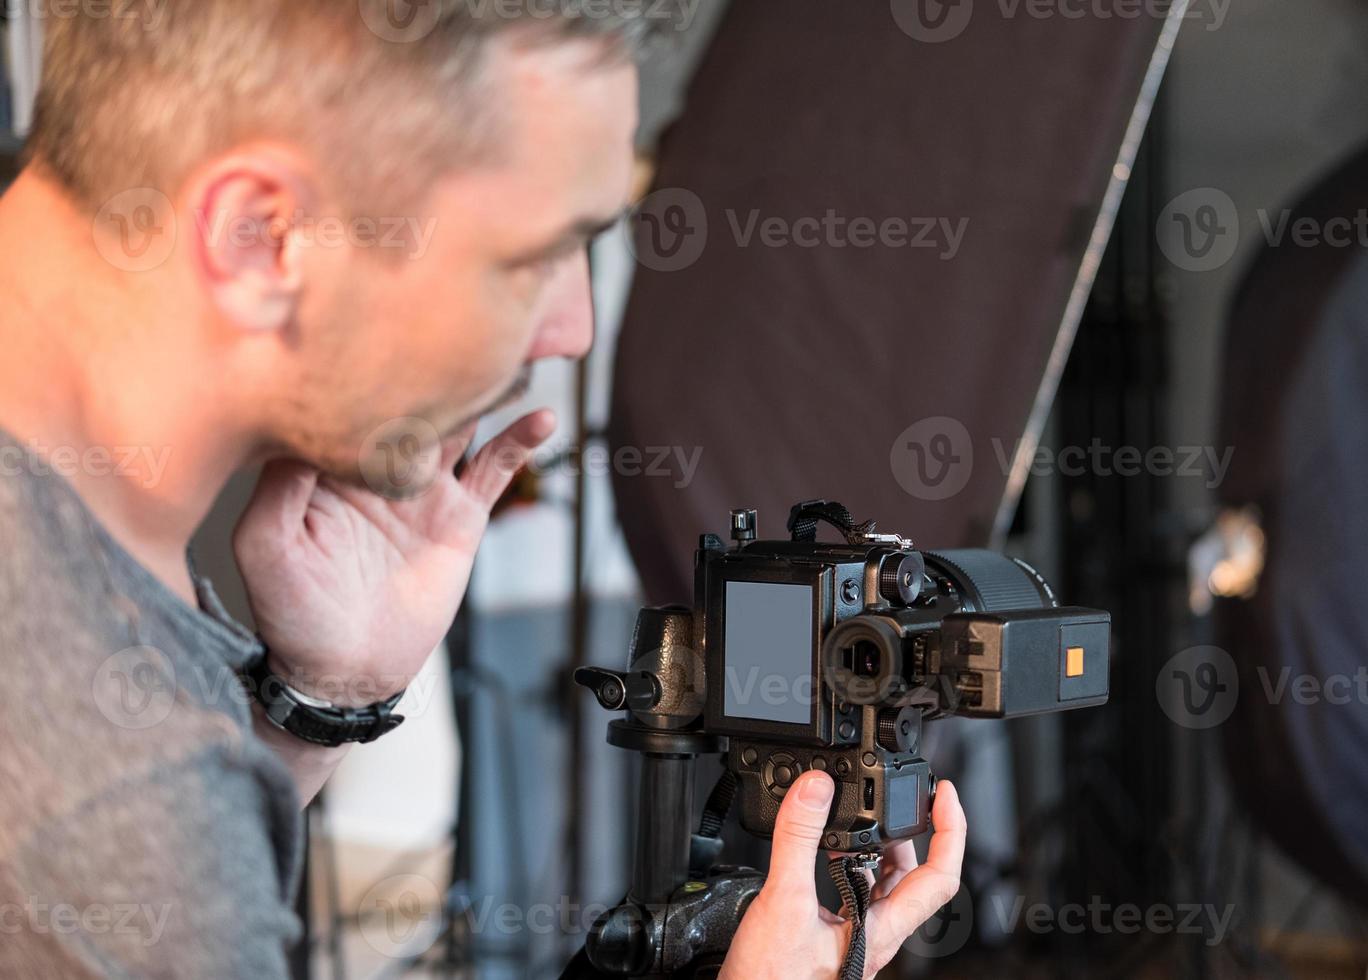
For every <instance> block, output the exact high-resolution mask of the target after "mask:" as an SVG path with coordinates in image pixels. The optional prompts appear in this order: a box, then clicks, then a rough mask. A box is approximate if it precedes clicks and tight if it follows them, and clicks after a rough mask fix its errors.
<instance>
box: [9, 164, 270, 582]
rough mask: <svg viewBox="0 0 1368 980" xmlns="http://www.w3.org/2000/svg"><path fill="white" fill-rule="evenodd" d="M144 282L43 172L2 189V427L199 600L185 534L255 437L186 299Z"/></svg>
mask: <svg viewBox="0 0 1368 980" xmlns="http://www.w3.org/2000/svg"><path fill="white" fill-rule="evenodd" d="M146 285H147V284H146V283H145V282H142V283H140V282H138V281H136V279H134V280H133V281H130V274H129V273H126V272H121V271H120V270H116V269H113V268H112V267H111V266H109V265H108V264H107V263H104V261H103V259H101V258H100V256H99V254H98V253H97V252H96V251H95V249H94V248H93V246H92V244H91V234H90V223H89V219H86V218H83V217H82V216H81V215H80V214H79V213H78V212H77V211H75V210H74V209H73V208H71V206H70V205H69V204H68V203H67V202H66V201H65V199H64V198H63V197H62V195H61V194H60V193H58V192H57V191H56V190H55V189H54V188H53V187H52V186H51V185H50V184H48V183H47V182H46V181H44V180H41V179H39V178H36V177H34V176H33V175H32V174H30V173H28V172H26V173H25V174H23V175H21V176H20V178H19V180H18V181H17V182H16V183H15V185H14V187H13V188H12V189H11V190H10V191H9V192H8V193H7V194H6V195H5V196H4V198H3V199H0V345H3V349H4V356H3V357H0V427H3V428H4V429H6V430H8V431H9V433H10V435H12V436H13V437H14V438H15V439H16V440H17V441H18V442H19V444H20V445H21V446H24V447H25V448H29V449H31V450H32V451H33V452H34V453H35V454H36V455H37V456H39V457H41V458H42V459H43V460H44V461H45V468H46V469H50V470H51V471H53V472H56V473H58V474H59V475H61V476H62V477H64V478H65V479H66V480H67V481H68V482H69V483H70V484H71V485H72V486H73V488H74V489H75V491H76V493H77V494H78V495H79V496H80V497H81V499H82V500H83V501H84V502H85V504H86V506H87V507H89V508H90V510H91V512H92V513H94V515H95V516H96V517H97V518H98V519H99V520H100V521H101V523H103V524H104V526H105V527H106V529H107V530H108V531H109V532H110V534H111V535H113V537H114V538H115V539H116V540H117V541H119V543H120V544H121V545H123V547H124V548H126V549H127V550H128V551H129V552H130V553H131V554H132V555H133V556H134V557H135V558H136V559H138V561H140V562H141V563H142V564H143V565H145V566H146V567H147V568H148V569H149V570H150V571H151V572H152V573H153V574H154V575H156V576H157V577H158V578H159V579H160V580H161V581H162V582H164V583H165V584H166V585H167V586H168V587H170V588H171V589H172V590H173V591H174V592H176V593H177V594H179V595H180V596H181V597H182V598H184V599H185V600H186V601H187V602H189V603H191V604H194V602H195V595H194V588H193V585H192V583H191V580H190V575H189V570H188V569H187V567H186V562H185V551H186V548H187V546H188V545H189V541H190V537H191V535H192V534H193V533H194V532H195V529H196V528H197V527H198V526H199V524H200V523H201V521H203V519H204V517H205V515H206V514H207V513H208V512H209V509H210V507H211V506H212V505H213V502H214V499H215V498H216V497H217V495H218V493H219V491H220V490H221V489H222V487H223V485H224V484H225V483H226V482H227V480H228V478H229V477H230V476H231V475H232V473H233V472H234V470H236V469H237V468H238V467H239V466H241V465H242V464H243V463H244V462H246V461H247V460H248V459H249V458H250V456H251V455H252V452H253V446H252V441H251V439H250V438H249V437H247V436H246V435H245V434H244V433H243V431H242V430H241V429H235V428H234V424H233V423H234V416H235V414H236V413H235V412H234V408H235V406H234V405H232V404H228V403H227V399H228V397H229V396H227V395H225V391H230V390H231V389H230V387H229V386H228V385H226V384H225V383H224V369H225V366H224V365H222V364H219V365H214V363H213V358H212V357H211V356H206V355H208V354H211V353H212V352H209V351H206V350H204V347H203V345H204V343H205V341H204V339H203V337H201V336H200V332H199V331H197V329H196V324H195V322H194V321H193V318H192V317H191V316H189V315H185V313H184V311H185V310H186V309H187V307H186V306H185V305H184V304H183V303H180V302H178V297H177V296H176V295H175V290H174V289H172V290H170V292H171V294H170V295H166V296H165V297H164V302H162V297H160V296H157V297H152V296H148V295H141V296H140V295H139V292H140V291H141V292H143V293H146V292H147V290H146V288H145V287H146Z"/></svg>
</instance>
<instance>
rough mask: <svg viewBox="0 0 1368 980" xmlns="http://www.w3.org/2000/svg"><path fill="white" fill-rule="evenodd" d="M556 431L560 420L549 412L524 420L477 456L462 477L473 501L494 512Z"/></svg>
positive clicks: (541, 411) (545, 411)
mask: <svg viewBox="0 0 1368 980" xmlns="http://www.w3.org/2000/svg"><path fill="white" fill-rule="evenodd" d="M555 430H556V416H555V414H554V413H553V412H551V411H550V410H549V409H544V408H543V409H540V410H538V411H536V412H533V413H531V414H530V415H525V416H523V417H522V418H520V419H518V421H516V422H514V423H513V424H512V425H510V426H509V427H508V428H507V429H504V430H503V431H502V432H500V433H499V434H498V435H497V436H495V437H494V438H493V439H491V440H489V442H487V443H485V445H484V446H483V447H482V448H481V449H480V451H479V452H478V453H476V454H475V456H474V457H473V458H472V459H471V460H470V464H469V465H468V466H466V468H465V471H464V472H463V473H462V474H461V485H462V486H463V487H465V489H466V492H467V493H468V494H469V495H470V497H471V499H472V500H474V501H475V502H476V503H477V504H479V505H480V506H481V507H483V508H484V509H485V510H486V511H488V510H490V509H491V508H493V506H494V504H495V503H496V502H497V501H498V499H499V497H501V496H502V495H503V492H504V491H505V490H507V489H508V485H509V483H511V482H512V481H513V477H514V476H516V475H517V473H518V471H519V470H520V469H522V468H523V467H524V466H526V465H527V462H528V460H530V459H531V458H532V454H533V453H534V452H535V451H536V449H537V447H538V446H540V445H541V444H542V443H543V442H545V441H546V440H547V439H549V438H550V437H551V433H552V432H554V431H555ZM453 465H454V464H453Z"/></svg>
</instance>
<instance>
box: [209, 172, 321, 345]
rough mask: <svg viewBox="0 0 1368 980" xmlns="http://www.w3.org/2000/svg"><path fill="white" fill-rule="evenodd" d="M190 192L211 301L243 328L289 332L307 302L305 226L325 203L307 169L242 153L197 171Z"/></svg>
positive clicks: (228, 318) (234, 323)
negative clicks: (286, 330)
mask: <svg viewBox="0 0 1368 980" xmlns="http://www.w3.org/2000/svg"><path fill="white" fill-rule="evenodd" d="M187 189H188V191H189V197H188V202H189V206H190V208H191V210H192V215H191V217H192V219H193V231H194V248H195V261H196V264H197V266H198V272H199V274H200V278H201V281H202V282H203V283H204V285H205V288H206V290H207V291H208V298H209V300H210V302H212V303H213V305H214V306H215V307H216V308H217V309H218V311H219V313H220V315H221V316H222V317H223V319H224V320H225V321H226V322H227V323H229V324H232V325H234V326H236V327H237V328H238V329H241V330H244V331H250V332H264V331H272V330H285V329H286V328H288V327H289V325H290V324H291V323H292V322H293V321H294V318H295V314H296V312H297V310H298V307H299V302H300V299H301V297H302V295H303V284H304V273H305V262H306V259H307V255H306V251H307V245H308V241H307V239H308V227H309V224H308V223H309V222H310V220H314V221H316V220H317V215H316V213H315V212H316V208H317V207H318V203H319V199H320V194H319V190H318V185H317V182H316V180H315V179H314V177H313V176H312V174H311V172H310V171H309V169H308V167H307V165H306V164H305V163H304V162H303V161H302V160H300V159H298V158H296V157H293V156H292V155H291V154H288V153H284V152H277V151H274V150H273V149H263V150H260V151H253V150H243V151H238V152H235V153H233V154H231V155H229V156H224V157H221V158H219V159H217V160H215V161H214V162H213V163H211V164H210V165H209V166H208V167H206V168H204V169H202V170H201V171H199V172H198V173H197V174H196V175H195V177H194V178H193V179H192V180H191V181H190V183H189V185H188V188H187ZM310 216H312V219H311V217H310Z"/></svg>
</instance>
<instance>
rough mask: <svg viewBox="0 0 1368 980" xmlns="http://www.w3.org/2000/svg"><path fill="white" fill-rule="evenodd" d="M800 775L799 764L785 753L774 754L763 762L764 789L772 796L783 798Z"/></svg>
mask: <svg viewBox="0 0 1368 980" xmlns="http://www.w3.org/2000/svg"><path fill="white" fill-rule="evenodd" d="M802 773H803V764H802V763H801V762H799V761H798V760H797V759H796V758H794V757H793V756H792V755H790V754H789V753H787V752H776V753H774V754H773V755H772V756H770V757H769V758H768V759H766V760H765V772H764V781H765V789H767V790H769V792H770V794H771V795H772V796H775V797H783V795H784V794H785V793H787V792H788V788H789V787H790V786H792V785H793V781H794V780H795V779H797V778H798V777H799V776H800V775H802Z"/></svg>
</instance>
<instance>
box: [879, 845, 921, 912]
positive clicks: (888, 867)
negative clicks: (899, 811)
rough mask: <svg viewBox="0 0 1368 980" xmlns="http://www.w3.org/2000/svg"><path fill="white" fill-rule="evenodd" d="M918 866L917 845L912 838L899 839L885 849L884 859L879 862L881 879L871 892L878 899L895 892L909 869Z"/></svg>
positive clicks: (911, 869)
mask: <svg viewBox="0 0 1368 980" xmlns="http://www.w3.org/2000/svg"><path fill="white" fill-rule="evenodd" d="M916 867H917V845H916V843H915V842H913V841H910V840H905V841H899V842H898V843H897V844H894V845H893V846H892V847H888V848H885V849H884V853H883V860H882V861H880V862H879V880H878V881H877V882H875V884H874V890H873V892H872V893H871V894H872V896H873V898H874V899H875V900H876V901H877V900H878V899H880V898H885V897H887V896H888V895H891V894H892V893H893V889H895V888H897V887H898V885H899V884H900V883H901V882H902V880H903V879H904V878H906V877H907V874H908V872H909V871H913V870H915V869H916Z"/></svg>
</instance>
